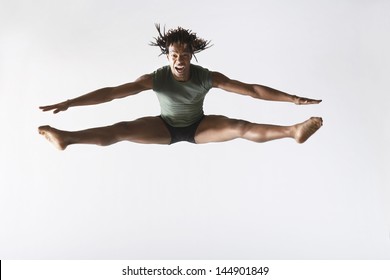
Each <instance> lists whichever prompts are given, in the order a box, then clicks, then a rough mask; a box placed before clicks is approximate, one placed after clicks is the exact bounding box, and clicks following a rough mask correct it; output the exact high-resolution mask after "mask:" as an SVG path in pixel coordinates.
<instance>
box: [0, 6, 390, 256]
mask: <svg viewBox="0 0 390 280" xmlns="http://www.w3.org/2000/svg"><path fill="white" fill-rule="evenodd" d="M154 23H161V24H162V25H164V24H165V25H166V27H167V28H175V27H177V26H182V27H184V28H189V29H192V30H193V31H195V32H196V33H197V34H198V35H199V36H200V37H203V38H205V39H208V40H212V43H213V44H214V45H213V47H211V48H210V49H208V50H206V51H204V52H202V53H200V54H198V55H197V58H198V60H199V64H200V65H202V66H203V67H206V68H208V69H210V70H214V71H219V72H222V73H224V74H225V75H227V76H229V77H231V78H234V79H238V80H241V81H243V82H248V83H258V84H264V85H268V86H271V87H274V88H277V89H280V90H283V91H287V92H289V93H291V94H297V95H301V96H307V97H311V98H318V99H323V102H322V103H321V104H320V105H312V106H296V105H294V104H289V103H276V102H266V101H261V100H256V99H252V98H249V97H245V96H240V95H235V94H232V93H226V92H223V91H220V90H216V89H212V90H211V91H210V92H209V94H208V96H207V97H206V100H205V112H206V114H222V115H226V116H229V117H233V118H241V119H246V120H249V121H253V122H259V123H272V124H283V125H287V124H293V123H297V122H301V121H304V120H305V119H307V118H309V117H311V116H322V117H323V119H324V126H323V128H321V129H320V130H319V131H318V133H316V134H315V135H314V136H313V137H312V138H311V139H310V140H309V141H308V142H307V143H305V144H303V145H298V144H296V143H295V142H294V141H293V140H291V139H284V140H278V141H274V142H269V143H265V144H256V143H251V142H248V141H245V140H235V141H231V142H226V143H219V144H207V145H192V144H189V143H178V144H176V145H172V146H159V145H140V144H133V143H119V144H117V145H113V146H109V147H97V146H88V145H78V146H70V147H69V148H68V149H67V150H66V151H64V152H61V151H58V150H56V149H55V148H54V147H53V146H52V145H51V144H50V143H48V142H47V141H46V140H45V139H44V138H43V137H42V136H40V135H39V134H38V132H37V127H38V126H40V125H44V124H49V125H52V126H54V127H57V128H60V129H66V130H78V129H84V128H89V127H95V126H103V125H109V124H113V123H116V122H119V121H124V120H133V119H136V118H139V117H142V116H148V115H158V114H159V112H160V111H159V105H158V101H157V98H156V97H155V94H154V93H153V92H152V91H148V92H144V93H141V94H139V95H137V96H133V97H129V98H126V99H121V100H116V101H113V102H110V103H106V104H101V105H97V106H87V107H76V108H71V109H69V110H68V111H66V112H62V113H60V114H57V115H53V114H52V113H43V112H41V111H40V110H39V109H38V107H39V106H40V105H48V104H53V103H57V102H60V101H64V100H66V99H69V98H73V97H76V96H79V95H81V94H84V93H87V92H90V91H92V90H95V89H98V88H101V87H106V86H116V85H119V84H122V83H127V82H131V81H133V80H134V79H136V78H137V77H139V76H140V75H142V74H146V73H151V72H152V71H154V70H155V69H157V68H159V67H161V66H163V65H165V64H166V63H167V61H166V57H164V56H160V57H159V56H158V55H159V49H158V48H156V47H151V46H148V43H149V42H150V41H151V40H153V37H154V36H156V35H157V32H156V30H155V27H154ZM389 30H390V2H389V1H380V0H366V1H363V0H361V1H352V0H341V1H328V0H321V1H305V0H299V1H288V0H279V1H265V0H264V1H254V0H253V1H249V0H241V1H230V0H229V1H223V2H221V1H210V0H199V1H195V2H188V1H168V0H167V1H157V0H155V1H154V0H144V1H119V0H117V1H113V0H100V1H92V0H74V1H73V0H71V1H62V0H61V1H43V0H38V1H21V0H16V1H15V0H12V1H11V0H0V106H1V109H0V120H1V131H2V132H1V145H0V184H1V185H0V227H1V228H0V259H388V258H390V206H389V205H390V190H389V183H390V177H389V172H388V165H389V155H390V152H389V140H390V129H389V124H388V120H389V117H390V116H389V113H388V104H389V99H390V98H389V90H390V86H389V83H388V76H389V72H390V54H389V49H390V37H389V33H388V32H389ZM193 63H197V62H196V61H195V60H193Z"/></svg>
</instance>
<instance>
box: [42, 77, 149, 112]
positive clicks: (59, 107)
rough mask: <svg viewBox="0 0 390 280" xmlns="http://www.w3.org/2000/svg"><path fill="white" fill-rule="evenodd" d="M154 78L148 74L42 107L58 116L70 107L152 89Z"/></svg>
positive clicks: (97, 102)
mask: <svg viewBox="0 0 390 280" xmlns="http://www.w3.org/2000/svg"><path fill="white" fill-rule="evenodd" d="M152 87H153V78H152V75H150V74H147V75H143V76H141V77H139V78H138V79H137V80H135V81H134V82H132V83H127V84H124V85H120V86H117V87H106V88H101V89H98V90H95V91H93V92H90V93H87V94H84V95H82V96H79V97H76V98H74V99H68V100H66V101H64V102H60V103H57V104H53V105H48V106H41V107H39V109H41V110H42V111H44V112H46V111H52V110H53V113H54V114H57V113H59V112H61V111H66V110H67V109H68V108H69V107H74V106H84V105H95V104H100V103H104V102H109V101H111V100H113V99H117V98H123V97H126V96H130V95H135V94H137V93H140V92H141V91H144V90H148V89H152Z"/></svg>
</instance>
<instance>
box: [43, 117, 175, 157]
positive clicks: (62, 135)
mask: <svg viewBox="0 0 390 280" xmlns="http://www.w3.org/2000/svg"><path fill="white" fill-rule="evenodd" d="M38 131H39V133H40V134H42V135H43V136H45V137H46V138H47V139H48V140H49V141H50V142H52V143H53V144H54V146H56V147H57V148H58V149H60V150H64V149H65V148H66V147H67V146H68V145H71V144H95V145H100V146H107V145H111V144H114V143H116V142H119V141H131V142H136V143H143V144H169V143H170V141H171V135H170V133H169V131H168V129H167V128H166V126H165V124H164V123H163V121H162V120H161V119H160V118H159V117H145V118H140V119H137V120H135V121H129V122H120V123H117V124H114V125H110V126H105V127H96V128H90V129H86V130H80V131H63V130H58V129H55V128H52V127H50V126H41V127H39V128H38Z"/></svg>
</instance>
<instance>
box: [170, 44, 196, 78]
mask: <svg viewBox="0 0 390 280" xmlns="http://www.w3.org/2000/svg"><path fill="white" fill-rule="evenodd" d="M168 51H169V52H168V55H167V57H168V61H169V66H170V67H171V71H172V74H173V77H174V78H175V79H176V80H177V81H181V82H185V81H188V80H189V79H190V63H191V59H192V54H191V51H190V49H189V47H188V46H187V44H180V43H173V44H172V45H170V46H169V48H168Z"/></svg>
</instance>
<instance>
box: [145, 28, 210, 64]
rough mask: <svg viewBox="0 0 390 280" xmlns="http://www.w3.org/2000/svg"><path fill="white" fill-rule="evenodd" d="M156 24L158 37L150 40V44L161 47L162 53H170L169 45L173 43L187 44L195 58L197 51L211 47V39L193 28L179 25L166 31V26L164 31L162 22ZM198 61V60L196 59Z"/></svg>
mask: <svg viewBox="0 0 390 280" xmlns="http://www.w3.org/2000/svg"><path fill="white" fill-rule="evenodd" d="M155 26H156V29H157V31H158V37H154V41H153V42H150V45H151V46H155V47H159V48H160V50H161V54H160V55H163V54H168V52H169V46H170V45H171V44H173V43H181V44H187V46H188V47H189V48H190V51H191V53H192V54H193V55H194V57H195V59H196V56H195V54H196V53H199V52H201V51H203V50H205V49H207V48H209V47H211V46H210V41H207V40H204V39H202V38H199V37H198V36H197V35H196V33H194V32H192V30H189V29H184V28H182V27H180V26H179V27H178V28H176V29H169V30H168V31H167V32H166V31H165V26H164V31H163V32H161V26H160V24H158V23H156V24H155ZM196 61H198V60H197V59H196Z"/></svg>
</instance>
